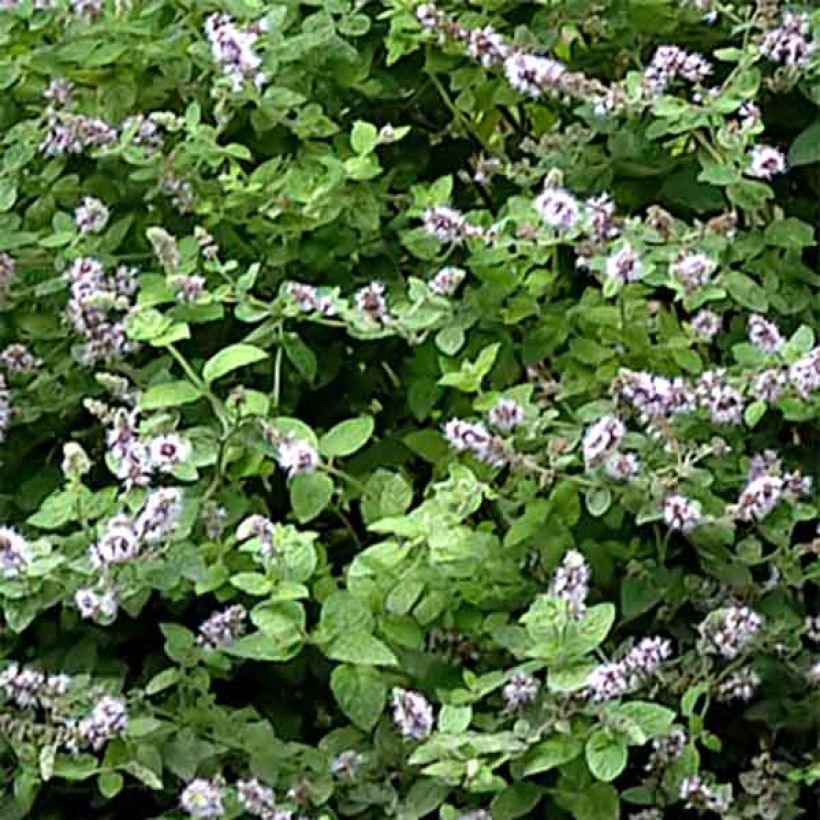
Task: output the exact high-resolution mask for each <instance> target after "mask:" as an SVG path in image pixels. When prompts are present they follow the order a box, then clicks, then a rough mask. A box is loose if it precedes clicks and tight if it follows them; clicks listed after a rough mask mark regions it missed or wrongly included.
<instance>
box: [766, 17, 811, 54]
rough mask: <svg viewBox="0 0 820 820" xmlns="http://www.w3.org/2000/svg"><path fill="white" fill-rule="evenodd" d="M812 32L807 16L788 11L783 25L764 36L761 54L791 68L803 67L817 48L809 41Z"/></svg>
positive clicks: (770, 30)
mask: <svg viewBox="0 0 820 820" xmlns="http://www.w3.org/2000/svg"><path fill="white" fill-rule="evenodd" d="M810 31H811V25H810V23H809V16H808V15H807V14H803V13H798V12H791V11H787V12H786V13H785V14H784V15H783V20H782V22H781V24H780V25H779V26H777V27H776V28H773V29H769V31H767V32H766V33H765V34H764V35H763V38H762V39H761V41H760V53H761V54H762V55H763V56H764V57H767V58H768V59H770V60H771V61H772V62H775V63H781V64H783V65H785V66H788V67H790V68H799V67H802V66H804V65H806V64H807V63H808V61H809V58H810V57H811V56H812V54H813V53H814V51H815V50H816V48H817V44H816V43H814V42H812V41H811V40H810V39H809V33H810Z"/></svg>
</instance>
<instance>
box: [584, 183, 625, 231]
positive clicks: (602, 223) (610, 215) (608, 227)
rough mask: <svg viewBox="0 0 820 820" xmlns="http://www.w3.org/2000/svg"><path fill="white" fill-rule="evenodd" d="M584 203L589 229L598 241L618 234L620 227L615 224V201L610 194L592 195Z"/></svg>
mask: <svg viewBox="0 0 820 820" xmlns="http://www.w3.org/2000/svg"><path fill="white" fill-rule="evenodd" d="M584 204H585V210H586V218H587V223H588V230H589V233H590V234H591V236H592V238H593V239H594V240H595V241H596V242H604V241H606V240H607V239H613V238H614V237H616V236H617V235H618V229H617V228H616V227H615V225H614V224H613V221H614V219H615V203H614V202H613V201H612V197H611V196H610V195H609V194H601V195H600V196H596V197H591V198H590V199H588V200H587V201H586V202H585V203H584Z"/></svg>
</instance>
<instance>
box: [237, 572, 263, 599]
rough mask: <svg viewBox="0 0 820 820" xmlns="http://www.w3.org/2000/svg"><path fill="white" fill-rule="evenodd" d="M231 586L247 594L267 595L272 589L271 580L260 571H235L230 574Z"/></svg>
mask: <svg viewBox="0 0 820 820" xmlns="http://www.w3.org/2000/svg"><path fill="white" fill-rule="evenodd" d="M231 586H234V587H236V588H237V589H241V590H242V592H247V593H248V595H267V594H268V593H269V592H270V591H271V589H273V581H271V579H270V578H268V577H266V576H265V575H263V574H262V573H261V572H237V573H236V574H235V575H232V576H231Z"/></svg>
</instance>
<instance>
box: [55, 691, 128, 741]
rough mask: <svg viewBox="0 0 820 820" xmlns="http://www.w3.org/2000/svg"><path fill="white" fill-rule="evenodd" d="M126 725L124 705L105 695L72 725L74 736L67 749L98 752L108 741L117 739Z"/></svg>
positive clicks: (126, 714) (126, 713)
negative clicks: (85, 749)
mask: <svg viewBox="0 0 820 820" xmlns="http://www.w3.org/2000/svg"><path fill="white" fill-rule="evenodd" d="M127 725H128V712H127V710H126V708H125V704H124V703H123V702H122V701H121V700H119V699H118V698H113V697H110V696H108V695H105V696H104V697H101V698H100V699H99V700H98V701H97V702H96V703H95V704H94V707H93V708H92V710H91V712H90V713H89V714H88V715H87V716H86V717H84V718H82V719H81V720H79V721H78V722H77V723H76V724H75V725H74V727H73V729H74V732H73V735H74V736H73V738H72V739H71V740H70V741H69V747H70V748H72V747H73V748H76V749H80V748H82V747H89V748H91V749H93V750H94V751H95V752H98V751H100V749H102V748H103V746H105V744H106V743H108V741H109V740H113V739H114V738H115V737H119V736H120V735H121V734H122V733H123V732H124V731H125V728H126V726H127Z"/></svg>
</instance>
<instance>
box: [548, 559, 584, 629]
mask: <svg viewBox="0 0 820 820" xmlns="http://www.w3.org/2000/svg"><path fill="white" fill-rule="evenodd" d="M589 576H590V572H589V564H587V562H586V559H585V558H584V556H583V555H582V554H581V553H580V552H578V550H574V549H570V550H567V552H566V554H565V555H564V558H563V560H562V561H561V565H560V566H559V567H558V569H556V570H555V574H554V575H553V577H552V581H551V583H550V587H549V594H550V596H551V597H553V598H558V599H560V600H562V601H566V604H567V614H568V615H569V617H570V618H572V619H573V620H578V619H579V618H581V617H583V615H584V613H585V612H586V600H587V594H588V593H589Z"/></svg>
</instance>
